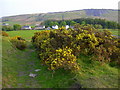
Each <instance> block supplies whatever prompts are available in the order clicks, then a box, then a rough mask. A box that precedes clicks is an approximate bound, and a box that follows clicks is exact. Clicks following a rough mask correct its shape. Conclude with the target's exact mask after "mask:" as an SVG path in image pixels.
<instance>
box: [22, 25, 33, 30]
mask: <svg viewBox="0 0 120 90" xmlns="http://www.w3.org/2000/svg"><path fill="white" fill-rule="evenodd" d="M21 29H22V30H31V29H32V28H31V26H23V27H22V28H21Z"/></svg>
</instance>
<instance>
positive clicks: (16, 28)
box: [13, 24, 21, 30]
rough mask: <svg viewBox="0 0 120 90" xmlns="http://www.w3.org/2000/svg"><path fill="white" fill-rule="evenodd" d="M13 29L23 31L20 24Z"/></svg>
mask: <svg viewBox="0 0 120 90" xmlns="http://www.w3.org/2000/svg"><path fill="white" fill-rule="evenodd" d="M13 29H14V30H20V29H21V25H19V24H14V25H13Z"/></svg>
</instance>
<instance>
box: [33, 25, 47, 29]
mask: <svg viewBox="0 0 120 90" xmlns="http://www.w3.org/2000/svg"><path fill="white" fill-rule="evenodd" d="M40 29H45V26H42V25H41V26H36V27H35V28H34V30H40Z"/></svg>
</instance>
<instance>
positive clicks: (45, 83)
mask: <svg viewBox="0 0 120 90" xmlns="http://www.w3.org/2000/svg"><path fill="white" fill-rule="evenodd" d="M34 32H35V31H12V32H8V33H9V35H10V36H16V35H20V36H22V37H24V38H26V39H27V40H28V47H27V49H26V50H24V51H20V50H18V49H14V48H13V47H12V45H11V43H10V42H9V41H8V38H6V37H3V43H2V45H3V47H2V49H3V50H2V51H3V52H2V53H3V58H2V60H3V62H2V63H3V87H24V88H25V87H26V88H40V87H43V88H55V87H56V88H60V87H61V88H62V87H63V88H65V87H72V85H73V83H75V82H77V83H80V84H81V85H82V87H87V88H89V87H92V88H96V87H99V88H102V87H107V88H110V87H112V88H115V87H118V69H117V68H115V67H110V66H109V65H108V64H103V65H101V64H100V63H99V62H95V61H90V60H89V58H90V57H88V56H83V55H80V57H79V59H78V63H79V64H80V67H81V69H80V71H79V72H78V73H77V74H76V75H75V74H71V73H70V72H69V71H64V70H63V69H59V70H57V71H55V72H52V71H49V70H47V67H46V66H43V65H41V64H40V60H39V59H38V58H37V54H36V52H35V49H34V47H33V46H32V44H31V43H30V38H31V35H33V33H34ZM25 33H27V34H25ZM35 69H41V70H40V71H39V72H35V71H34V70H35ZM30 72H31V73H36V74H37V76H36V77H35V78H31V77H29V76H28V75H29V74H30ZM75 78H76V79H75Z"/></svg>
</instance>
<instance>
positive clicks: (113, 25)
mask: <svg viewBox="0 0 120 90" xmlns="http://www.w3.org/2000/svg"><path fill="white" fill-rule="evenodd" d="M76 23H79V24H82V25H87V24H92V25H94V26H95V27H97V28H107V29H120V24H118V23H117V22H114V21H107V20H105V19H91V18H80V19H73V20H47V21H45V22H44V23H43V24H44V25H45V26H47V27H48V26H49V27H52V26H53V25H58V26H60V27H61V26H65V25H70V26H74V24H76Z"/></svg>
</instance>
